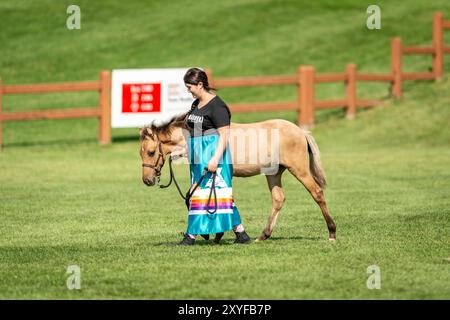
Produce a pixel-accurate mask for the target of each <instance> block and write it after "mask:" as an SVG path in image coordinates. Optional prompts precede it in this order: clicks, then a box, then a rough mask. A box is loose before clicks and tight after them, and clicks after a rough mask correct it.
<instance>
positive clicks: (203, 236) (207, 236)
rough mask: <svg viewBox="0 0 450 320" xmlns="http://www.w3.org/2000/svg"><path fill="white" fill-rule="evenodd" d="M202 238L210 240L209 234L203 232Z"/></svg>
mask: <svg viewBox="0 0 450 320" xmlns="http://www.w3.org/2000/svg"><path fill="white" fill-rule="evenodd" d="M201 236H202V238H203V239H205V240H209V234H201Z"/></svg>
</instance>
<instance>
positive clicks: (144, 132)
mask: <svg viewBox="0 0 450 320" xmlns="http://www.w3.org/2000/svg"><path fill="white" fill-rule="evenodd" d="M139 136H140V137H141V139H142V140H144V139H145V138H146V137H150V138H152V139H153V132H152V129H150V128H148V127H145V128H139Z"/></svg>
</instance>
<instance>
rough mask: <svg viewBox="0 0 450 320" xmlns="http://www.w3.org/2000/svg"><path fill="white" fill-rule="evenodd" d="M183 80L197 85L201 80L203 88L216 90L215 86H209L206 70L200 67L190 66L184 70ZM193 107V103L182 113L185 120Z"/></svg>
mask: <svg viewBox="0 0 450 320" xmlns="http://www.w3.org/2000/svg"><path fill="white" fill-rule="evenodd" d="M183 80H184V83H187V84H193V85H197V84H199V83H200V82H201V83H203V88H205V90H206V91H211V90H214V91H215V90H216V89H215V88H212V87H210V86H209V81H208V76H207V75H206V72H205V71H203V70H202V69H200V68H190V69H189V70H188V71H186V74H185V75H184V77H183ZM195 107H196V105H195V104H194V103H193V104H192V106H191V110H189V111H188V112H186V113H185V114H184V115H183V117H184V120H185V122H186V121H187V118H188V117H189V115H190V114H191V113H192V111H194V109H195ZM186 126H187V124H186Z"/></svg>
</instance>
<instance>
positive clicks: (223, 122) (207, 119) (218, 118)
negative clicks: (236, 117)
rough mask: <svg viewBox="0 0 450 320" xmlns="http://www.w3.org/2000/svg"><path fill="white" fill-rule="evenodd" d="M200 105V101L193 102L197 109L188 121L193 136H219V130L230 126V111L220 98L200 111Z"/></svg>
mask: <svg viewBox="0 0 450 320" xmlns="http://www.w3.org/2000/svg"><path fill="white" fill-rule="evenodd" d="M198 103H199V100H198V99H197V100H195V101H194V102H193V104H192V105H193V106H195V107H194V109H193V110H192V112H191V114H190V115H189V116H188V117H187V119H186V122H187V124H188V126H189V132H190V134H191V136H200V135H207V134H217V130H216V129H217V128H220V127H224V126H228V125H230V121H231V112H230V109H229V108H228V106H227V105H226V104H225V102H223V101H222V99H220V98H219V97H218V96H215V97H214V98H212V99H211V101H209V102H208V103H207V104H206V105H204V106H203V107H201V108H200V109H199V108H198Z"/></svg>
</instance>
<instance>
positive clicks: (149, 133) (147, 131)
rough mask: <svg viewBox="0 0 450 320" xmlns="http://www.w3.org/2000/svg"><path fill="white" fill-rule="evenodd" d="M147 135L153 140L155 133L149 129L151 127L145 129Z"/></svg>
mask: <svg viewBox="0 0 450 320" xmlns="http://www.w3.org/2000/svg"><path fill="white" fill-rule="evenodd" d="M145 135H146V136H148V137H150V138H152V139H153V131H152V129H151V128H149V127H146V128H145ZM153 140H154V139H153Z"/></svg>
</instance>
